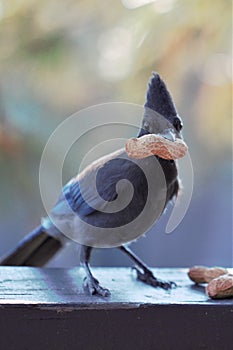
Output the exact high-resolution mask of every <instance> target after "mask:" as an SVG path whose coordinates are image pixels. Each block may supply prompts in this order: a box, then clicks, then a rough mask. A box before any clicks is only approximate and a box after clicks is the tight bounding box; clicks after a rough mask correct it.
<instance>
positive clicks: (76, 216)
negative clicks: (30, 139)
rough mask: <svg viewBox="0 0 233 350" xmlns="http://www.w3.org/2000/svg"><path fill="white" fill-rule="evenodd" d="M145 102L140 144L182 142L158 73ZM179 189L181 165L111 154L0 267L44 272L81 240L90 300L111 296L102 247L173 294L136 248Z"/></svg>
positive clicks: (68, 188)
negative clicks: (96, 254) (98, 264)
mask: <svg viewBox="0 0 233 350" xmlns="http://www.w3.org/2000/svg"><path fill="white" fill-rule="evenodd" d="M145 100H146V101H145V104H144V111H143V116H142V122H141V126H140V127H139V131H138V134H137V137H138V138H140V137H141V136H143V135H147V134H160V135H162V136H163V137H165V138H167V139H169V140H171V141H174V140H176V139H177V138H179V139H182V138H183V137H182V132H181V130H182V128H183V122H182V119H181V117H180V116H179V114H178V112H177V110H176V107H175V104H174V102H173V100H172V97H171V94H170V93H169V91H168V89H167V87H166V84H165V82H164V80H163V79H162V78H161V77H160V75H159V74H158V73H157V72H153V74H152V77H151V78H150V80H149V83H148V89H147V93H146V99H145ZM148 177H149V182H150V183H152V185H151V184H148ZM132 187H133V189H132ZM180 187H181V185H180V179H179V175H178V167H177V163H176V161H175V160H166V159H163V158H160V157H159V156H156V155H151V156H148V157H146V158H144V159H139V160H136V159H135V160H132V159H130V158H129V157H128V155H127V154H126V151H125V149H124V148H122V149H119V150H117V151H115V152H112V153H110V154H107V155H105V156H103V157H101V158H99V159H97V160H96V161H94V162H93V163H91V164H90V165H88V166H87V167H86V168H85V169H84V170H83V171H82V172H81V173H79V174H78V175H77V176H75V177H74V178H73V179H71V180H70V181H69V182H68V183H67V184H66V185H65V186H64V187H63V190H62V192H61V194H60V196H59V197H58V200H57V203H56V204H55V205H54V207H53V208H52V210H51V212H50V214H49V215H48V216H47V217H46V218H44V219H42V221H41V225H39V226H38V227H37V228H36V229H35V230H34V231H32V232H31V233H29V234H28V235H27V236H26V237H25V238H23V239H22V240H21V241H20V242H19V243H18V244H17V246H16V247H15V248H14V249H12V250H11V251H10V252H9V253H7V254H6V255H5V256H3V257H2V258H1V259H0V265H1V266H38V267H41V266H44V265H45V264H46V263H47V262H48V261H49V260H50V259H51V258H52V257H53V256H54V255H55V254H56V253H57V252H58V251H60V250H61V249H62V248H63V247H65V245H66V241H70V240H75V241H76V242H78V243H79V244H80V247H81V249H80V265H81V266H82V267H83V269H84V271H85V277H84V280H83V288H84V291H85V292H86V293H87V294H90V295H97V296H101V297H108V296H110V295H111V292H110V291H109V289H107V288H105V287H103V286H102V285H101V284H100V282H99V281H98V280H97V279H96V278H95V277H94V275H93V273H92V270H91V265H90V258H91V252H92V250H93V249H94V248H96V247H101V248H108V247H116V248H117V249H120V250H121V251H122V252H123V253H125V254H126V255H127V256H128V257H129V258H130V259H131V260H132V261H133V262H134V264H135V266H134V267H133V269H135V271H136V278H137V280H139V281H141V282H143V283H146V284H148V285H150V286H152V287H155V288H156V287H160V288H163V289H165V290H169V289H171V288H173V287H175V286H176V284H175V282H173V281H163V280H161V279H159V278H157V277H156V276H154V274H153V272H152V270H151V269H150V268H149V267H148V266H147V264H146V263H145V262H143V261H142V260H141V259H140V258H139V257H138V256H137V255H136V254H135V253H134V252H133V251H132V250H131V249H130V247H129V245H130V243H131V242H132V241H134V240H136V239H138V238H139V237H140V236H141V235H143V234H145V232H146V231H147V230H148V228H149V227H150V226H151V225H153V224H154V223H155V222H156V221H157V220H158V219H159V218H160V216H161V215H162V214H163V212H164V211H165V209H166V207H167V205H168V203H173V202H174V201H175V200H176V198H177V196H178V193H179V190H180ZM125 203H126V204H125ZM142 213H143V214H142Z"/></svg>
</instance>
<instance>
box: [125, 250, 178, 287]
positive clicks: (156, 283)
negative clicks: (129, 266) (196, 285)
mask: <svg viewBox="0 0 233 350" xmlns="http://www.w3.org/2000/svg"><path fill="white" fill-rule="evenodd" d="M119 249H120V250H121V251H123V252H124V253H126V254H127V255H128V256H129V257H130V258H131V259H132V260H133V261H134V262H135V263H136V265H137V266H135V267H134V269H135V270H136V272H137V279H138V280H140V281H142V282H144V283H146V284H149V285H151V286H153V287H161V288H163V289H171V288H173V287H176V284H175V282H171V281H163V280H161V279H159V278H156V277H155V276H154V275H153V273H152V271H151V270H150V269H149V267H148V266H147V265H146V264H145V263H144V262H143V261H142V260H141V259H139V258H138V257H137V256H136V255H135V254H134V253H133V252H132V251H131V250H130V249H129V248H128V247H125V246H123V245H122V246H120V247H119Z"/></svg>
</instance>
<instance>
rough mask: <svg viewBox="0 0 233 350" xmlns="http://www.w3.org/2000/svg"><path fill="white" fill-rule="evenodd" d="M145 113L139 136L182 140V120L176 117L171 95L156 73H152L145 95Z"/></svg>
mask: <svg viewBox="0 0 233 350" xmlns="http://www.w3.org/2000/svg"><path fill="white" fill-rule="evenodd" d="M144 108H145V112H144V116H143V120H142V126H141V130H140V133H139V136H142V135H145V134H160V135H162V136H163V137H165V138H167V139H169V140H171V141H174V140H175V139H176V138H182V135H181V129H182V127H183V123H182V120H181V118H180V116H179V115H178V113H177V111H176V108H175V105H174V103H173V101H172V98H171V95H170V93H169V92H168V90H167V87H166V85H165V83H164V81H163V80H162V79H161V78H160V76H159V74H158V73H153V76H152V78H151V79H150V81H149V86H148V90H147V94H146V103H145V105H144Z"/></svg>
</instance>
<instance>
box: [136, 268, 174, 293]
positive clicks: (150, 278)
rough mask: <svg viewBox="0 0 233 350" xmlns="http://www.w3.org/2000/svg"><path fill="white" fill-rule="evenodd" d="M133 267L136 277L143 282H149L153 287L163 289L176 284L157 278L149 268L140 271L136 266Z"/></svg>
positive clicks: (170, 287)
mask: <svg viewBox="0 0 233 350" xmlns="http://www.w3.org/2000/svg"><path fill="white" fill-rule="evenodd" d="M133 269H134V270H135V271H136V273H137V279H138V280H139V281H142V282H143V283H146V284H149V285H150V286H152V287H155V288H157V287H160V288H163V289H165V290H169V289H172V288H175V287H176V286H177V285H176V283H175V282H172V281H163V280H161V279H159V278H156V277H155V276H154V275H153V273H152V272H151V271H150V270H148V271H146V272H141V271H140V270H139V269H138V268H137V267H136V266H135V267H133Z"/></svg>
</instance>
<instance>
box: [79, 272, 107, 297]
mask: <svg viewBox="0 0 233 350" xmlns="http://www.w3.org/2000/svg"><path fill="white" fill-rule="evenodd" d="M83 289H84V291H85V293H88V294H90V295H97V296H98V295H99V296H101V297H109V296H110V295H111V293H110V291H109V290H108V289H107V288H103V287H101V286H100V284H99V281H98V280H97V279H96V278H88V277H85V278H84V280H83Z"/></svg>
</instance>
